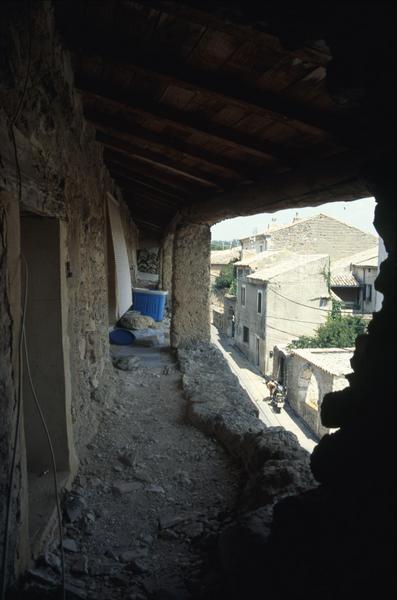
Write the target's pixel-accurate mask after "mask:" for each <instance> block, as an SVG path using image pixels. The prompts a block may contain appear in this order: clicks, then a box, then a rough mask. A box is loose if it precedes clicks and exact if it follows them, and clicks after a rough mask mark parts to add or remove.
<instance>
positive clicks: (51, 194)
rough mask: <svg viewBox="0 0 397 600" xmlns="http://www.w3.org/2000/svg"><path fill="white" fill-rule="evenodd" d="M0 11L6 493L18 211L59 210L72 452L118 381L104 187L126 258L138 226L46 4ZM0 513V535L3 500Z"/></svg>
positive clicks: (20, 476) (21, 482)
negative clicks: (122, 233)
mask: <svg viewBox="0 0 397 600" xmlns="http://www.w3.org/2000/svg"><path fill="white" fill-rule="evenodd" d="M29 6H30V8H29ZM1 12H2V15H1V19H0V23H1V24H0V27H1V31H0V38H1V40H2V42H1V43H2V61H1V63H0V80H1V88H0V99H1V109H0V148H1V155H0V191H1V193H2V203H1V206H0V289H1V292H0V302H1V312H0V314H1V318H0V332H1V336H0V340H1V341H0V344H1V348H0V355H1V359H0V381H1V384H0V385H1V388H0V389H1V394H0V396H1V403H2V404H1V412H2V415H3V417H4V418H2V419H1V432H0V433H1V435H0V439H1V444H0V456H1V460H0V462H1V470H0V490H1V495H2V497H3V498H4V497H5V496H6V494H7V491H8V475H9V471H10V457H11V448H12V446H13V439H12V435H13V430H14V425H15V418H16V398H17V393H18V339H19V329H18V328H19V323H20V304H21V298H20V277H21V274H20V260H19V253H20V250H19V233H18V231H19V215H20V213H22V212H27V213H29V214H35V215H38V216H39V215H41V216H46V217H51V218H54V219H59V220H60V222H61V224H62V231H64V232H65V234H64V239H63V240H62V243H63V244H64V257H65V263H64V264H61V268H62V269H65V281H66V284H65V289H64V290H63V291H62V294H63V307H62V309H63V317H62V318H63V320H64V323H65V325H66V330H67V335H66V337H65V339H64V340H63V342H64V345H65V347H66V348H67V350H68V356H67V358H68V361H69V362H70V374H71V378H70V381H68V382H67V383H68V385H69V386H70V393H71V398H72V408H71V415H70V416H71V419H72V422H73V434H74V435H73V437H74V442H75V450H76V452H77V454H78V453H79V451H80V450H81V449H83V447H84V446H85V444H87V442H88V441H89V440H90V438H91V437H92V436H93V435H94V433H95V429H96V423H97V418H98V416H99V414H100V412H101V409H102V408H103V407H104V404H105V403H106V402H109V401H110V400H111V398H112V394H113V393H114V392H115V391H116V390H115V378H114V374H113V368H112V365H111V361H110V359H109V345H108V308H107V307H108V289H107V283H108V282H107V268H106V227H105V223H106V220H105V211H106V202H107V193H108V192H109V193H111V194H112V195H113V196H114V197H115V198H117V199H118V201H119V202H120V205H121V210H122V215H123V220H124V223H125V228H126V233H127V236H126V237H127V243H128V244H129V256H130V261H131V263H132V264H134V263H136V258H135V256H136V237H137V230H136V228H135V227H134V225H133V223H132V222H131V220H130V217H129V213H128V211H127V209H126V207H125V205H124V204H123V200H122V197H121V195H120V193H119V191H118V189H116V187H115V186H114V184H113V181H112V180H111V178H110V176H109V174H108V172H107V170H106V168H105V167H104V163H103V159H102V150H101V147H100V146H99V144H97V143H96V142H95V134H94V130H93V129H92V128H91V127H90V126H88V125H87V123H86V121H85V120H84V117H83V111H82V107H81V101H80V98H79V96H78V95H77V94H76V93H75V91H74V88H73V75H72V69H71V64H70V58H69V55H68V53H66V52H65V51H64V50H63V48H62V46H61V44H60V42H59V40H58V37H57V34H56V32H55V25H54V15H53V7H52V5H51V4H50V3H44V2H40V3H30V4H29V3H23V4H20V3H15V2H7V3H3V4H2V8H1ZM25 84H26V90H27V91H26V94H24V92H23V90H24V88H25ZM21 98H23V102H22V105H21V108H20V111H19V112H18V111H17V106H18V104H19V101H20V100H21ZM13 117H14V119H13ZM11 120H14V126H13V128H10V121H11ZM12 132H13V133H14V135H13V134H12ZM14 136H15V137H14ZM14 140H15V144H14ZM15 155H16V156H15ZM16 157H17V162H16ZM19 174H20V177H19ZM20 182H21V189H19V183H20ZM11 242H12V243H11ZM31 285H35V282H31ZM43 326H45V323H43ZM22 429H23V428H22ZM22 429H21V434H20V439H19V441H20V445H19V448H20V450H21V452H19V451H18V456H17V458H18V465H17V470H16V474H17V475H16V487H15V490H19V494H18V495H16V496H15V499H14V501H13V507H14V511H13V514H12V517H11V523H12V526H11V531H12V539H11V540H10V553H9V562H10V564H12V563H13V562H14V559H15V556H16V555H17V558H18V557H19V563H20V564H19V563H18V560H17V561H16V565H17V566H16V568H17V569H18V568H19V567H22V566H24V562H26V558H27V553H26V545H25V546H24V542H26V531H25V534H24V533H23V530H24V523H25V521H26V518H27V516H26V506H25V507H24V502H25V500H24V494H23V489H24V486H25V485H26V470H25V469H24V456H23V455H24V440H23V431H22ZM0 513H1V514H0V530H1V531H0V535H1V536H2V535H3V531H2V527H3V524H4V512H3V503H2V504H1V509H0ZM16 518H18V522H17V521H16ZM25 529H26V528H25ZM24 535H25V537H24ZM17 540H19V542H18V547H16V543H17Z"/></svg>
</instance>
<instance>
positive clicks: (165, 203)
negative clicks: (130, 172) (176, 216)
mask: <svg viewBox="0 0 397 600" xmlns="http://www.w3.org/2000/svg"><path fill="white" fill-rule="evenodd" d="M115 179H116V182H117V185H118V186H119V187H120V189H121V190H124V191H125V192H126V193H128V194H136V195H139V196H140V197H143V198H147V199H148V200H150V201H151V202H153V203H154V204H156V205H158V206H161V207H164V208H166V209H169V210H171V211H174V210H176V209H177V208H178V206H180V204H181V202H176V201H174V202H171V201H170V200H169V199H167V198H165V197H164V196H159V195H158V194H154V193H153V192H152V191H151V190H148V189H147V188H145V187H142V186H139V185H136V183H133V182H132V181H131V180H129V179H128V178H127V177H125V176H123V175H116V176H115Z"/></svg>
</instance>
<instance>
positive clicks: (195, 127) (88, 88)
mask: <svg viewBox="0 0 397 600" xmlns="http://www.w3.org/2000/svg"><path fill="white" fill-rule="evenodd" d="M76 85H77V88H78V89H79V90H80V91H81V92H82V93H83V94H84V95H85V96H86V97H90V98H91V99H93V100H99V101H100V102H104V103H111V104H112V105H113V107H114V108H116V109H117V110H119V111H123V112H125V113H127V114H128V113H130V114H134V115H137V116H138V117H142V118H144V119H156V120H159V121H161V122H163V123H164V124H165V125H169V126H171V127H177V128H179V129H182V130H184V131H185V132H189V133H191V134H197V133H198V134H200V135H204V136H206V137H208V138H212V139H213V140H214V141H215V142H216V143H221V144H224V145H228V146H230V147H231V148H234V149H236V150H238V151H240V152H241V151H243V152H246V153H248V154H252V155H253V156H256V157H259V158H263V159H265V160H266V161H269V160H270V161H278V162H279V163H280V164H282V165H285V166H292V165H293V162H294V160H295V158H296V157H297V154H296V151H294V152H292V151H290V150H288V149H286V148H285V147H284V146H280V145H279V144H274V143H272V142H269V141H265V140H258V139H256V138H254V137H253V136H251V135H246V134H243V133H241V132H238V131H236V130H232V129H230V128H229V127H224V126H221V125H217V124H216V123H214V122H208V121H204V120H203V118H201V117H199V116H197V115H195V114H189V113H188V112H186V111H182V110H177V109H173V108H170V107H168V106H163V105H161V104H154V103H152V104H150V105H149V104H148V103H147V102H146V103H144V102H143V101H142V102H140V101H139V99H138V98H137V94H132V93H126V92H125V91H116V90H115V89H114V88H113V87H110V86H108V85H103V84H101V83H98V82H93V81H92V80H91V81H89V80H88V78H83V77H81V76H78V77H77V78H76ZM209 141H211V140H209ZM173 143H174V141H172V142H171V146H172V144H173Z"/></svg>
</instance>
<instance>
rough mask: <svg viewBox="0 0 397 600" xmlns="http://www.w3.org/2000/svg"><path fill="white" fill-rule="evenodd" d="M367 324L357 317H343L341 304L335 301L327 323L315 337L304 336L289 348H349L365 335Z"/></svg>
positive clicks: (321, 326)
mask: <svg viewBox="0 0 397 600" xmlns="http://www.w3.org/2000/svg"><path fill="white" fill-rule="evenodd" d="M365 329H366V323H365V321H364V319H362V317H358V316H356V315H346V316H344V315H342V312H341V303H340V302H336V301H333V302H332V309H331V312H330V314H329V315H328V317H327V320H326V322H325V323H324V324H323V325H320V327H319V328H318V329H317V331H316V333H315V335H314V336H313V337H310V336H306V335H302V336H301V337H300V338H299V339H298V340H296V341H294V342H292V343H291V344H289V348H349V347H352V346H354V343H355V340H356V337H357V336H358V335H360V334H362V333H365Z"/></svg>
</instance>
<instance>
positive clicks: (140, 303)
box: [132, 288, 168, 321]
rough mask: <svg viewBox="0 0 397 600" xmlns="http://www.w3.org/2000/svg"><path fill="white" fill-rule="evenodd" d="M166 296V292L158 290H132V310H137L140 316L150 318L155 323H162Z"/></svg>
mask: <svg viewBox="0 0 397 600" xmlns="http://www.w3.org/2000/svg"><path fill="white" fill-rule="evenodd" d="M167 295H168V292H162V291H160V290H147V289H145V288H133V290H132V296H133V305H132V306H133V309H134V310H139V312H140V313H141V314H142V315H145V316H148V317H152V318H153V319H154V320H155V321H162V320H163V319H164V308H165V301H166V299H167Z"/></svg>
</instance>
